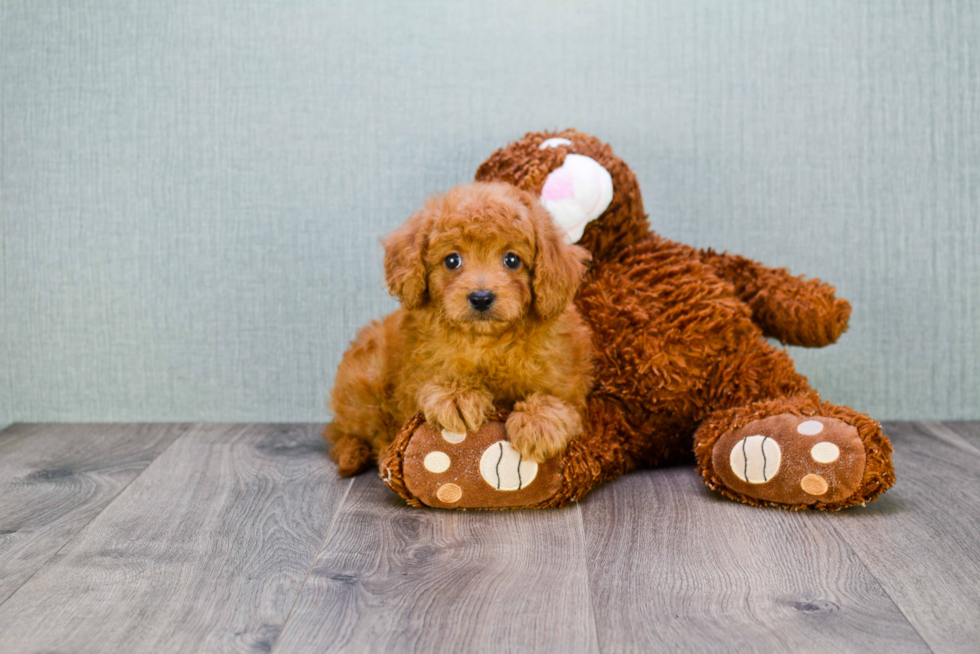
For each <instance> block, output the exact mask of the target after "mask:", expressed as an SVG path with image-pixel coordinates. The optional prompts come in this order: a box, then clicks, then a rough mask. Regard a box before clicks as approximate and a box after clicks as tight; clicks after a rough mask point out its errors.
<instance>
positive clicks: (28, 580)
mask: <svg viewBox="0 0 980 654" xmlns="http://www.w3.org/2000/svg"><path fill="white" fill-rule="evenodd" d="M134 424H139V423H134ZM173 424H175V425H176V424H181V423H173ZM190 431H191V429H188V430H187V431H185V432H184V433H183V434H181V435H180V436H178V437H177V438H175V439H173V441H171V442H170V444H169V445H167V446H166V447H165V448H163V449H162V450H160V451H159V452H158V453H157V455H156V456H155V457H153V458H152V459H151V460H150V461H149V462H148V463H147V464H146V466H145V467H144V468H143V469H142V470H140V471H139V473H138V474H137V475H136V476H134V477H133V478H132V479H130V480H129V481H128V482H126V484H125V485H123V487H122V488H120V489H119V492H118V493H116V495H115V496H114V497H113V498H112V499H111V500H109V502H108V503H107V504H106V505H105V506H104V507H102V508H101V509H100V510H99V511H97V512H96V514H95V515H93V516H92V517H91V519H89V520H88V521H87V522H86V523H85V524H84V525H82V526H81V527H80V528H79V529H78V531H76V532H75V533H74V534H72V536H71V538H69V539H68V540H66V541H65V542H64V544H63V545H62V546H61V547H59V548H58V549H56V550H55V551H54V552H52V553H51V555H50V556H49V557H48V558H47V559H46V560H45V561H44V563H42V564H41V565H40V566H39V567H38V569H37V570H35V571H34V572H32V573H31V576H30V577H28V578H27V579H25V580H24V583H22V584H21V585H20V586H17V588H16V589H15V590H14V592H12V593H10V595H7V597H6V598H4V599H3V600H2V601H0V609H2V608H3V605H4V604H6V603H7V602H8V601H9V600H10V599H11V598H13V596H14V595H16V594H17V593H19V592H20V591H21V589H22V588H23V587H24V586H26V585H27V584H28V583H29V582H30V581H31V579H33V578H34V577H36V576H37V574H38V573H39V572H41V571H42V570H44V569H45V568H46V567H48V565H50V563H51V561H52V559H54V558H55V557H56V556H58V554H60V553H61V550H63V549H65V548H66V547H68V546H69V545H70V544H71V543H72V542H74V541H75V539H77V538H78V536H79V535H80V534H81V533H82V532H83V531H85V530H86V529H88V526H89V525H90V524H92V523H93V522H95V520H96V519H97V518H98V517H99V516H100V515H102V514H103V513H104V512H105V511H106V509H108V508H109V507H110V506H112V505H113V504H115V503H116V500H118V499H119V498H120V497H121V496H122V494H123V493H125V492H126V489H127V488H129V487H130V486H131V485H132V484H133V482H135V481H136V480H137V479H139V478H140V477H142V476H143V473H145V472H146V470H147V468H149V467H150V466H151V465H153V464H154V463H155V462H156V461H157V459H159V458H160V457H161V456H163V453H164V452H166V451H167V450H169V449H170V448H171V447H173V446H174V444H176V443H177V442H178V441H180V440H182V439H183V438H184V437H185V436H186V435H187V434H188V433H189V432H190Z"/></svg>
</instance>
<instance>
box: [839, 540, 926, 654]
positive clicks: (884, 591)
mask: <svg viewBox="0 0 980 654" xmlns="http://www.w3.org/2000/svg"><path fill="white" fill-rule="evenodd" d="M829 526H830V529H831V530H832V531H833V532H834V534H835V535H836V536H837V540H838V541H839V542H840V543H841V544H843V545H844V546H845V547H847V549H849V550H850V551H851V552H852V553H853V554H854V556H856V557H857V558H858V561H860V562H861V565H863V566H864V569H865V571H866V572H867V573H868V574H869V575H870V576H871V578H872V579H874V580H875V583H877V584H878V588H880V589H881V592H883V593H884V594H885V597H887V598H888V599H889V601H890V602H891V603H892V605H893V606H894V607H895V608H896V609H898V612H899V613H901V614H902V617H903V618H905V622H907V623H908V625H909V626H910V627H912V631H914V632H915V633H916V634H917V635H918V636H919V639H920V640H921V641H922V644H923V645H925V646H926V648H927V649H928V650H929V651H930V652H932V653H933V654H936V650H935V649H933V647H932V644H931V643H930V642H929V641H928V640H926V637H925V636H924V635H923V634H922V632H921V631H919V628H918V627H916V626H915V623H914V622H912V620H910V619H909V616H908V614H907V613H906V612H905V609H903V608H902V606H901V605H900V604H899V603H898V602H896V601H895V598H894V597H892V594H891V593H889V592H888V589H887V588H885V584H883V583H882V581H881V579H879V578H878V575H876V574H875V573H874V571H873V570H872V569H871V567H870V566H869V565H868V562H867V561H865V560H864V557H863V556H861V552H859V551H858V550H857V548H855V547H854V546H852V545H851V542H850V541H849V540H847V538H846V537H845V536H844V534H843V533H842V532H841V531H840V530H838V529H837V526H836V525H834V524H833V523H831V524H830V525H829Z"/></svg>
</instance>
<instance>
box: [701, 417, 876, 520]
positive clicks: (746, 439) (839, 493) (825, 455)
mask: <svg viewBox="0 0 980 654" xmlns="http://www.w3.org/2000/svg"><path fill="white" fill-rule="evenodd" d="M711 462H712V467H713V469H714V472H715V474H716V475H717V476H718V477H719V478H720V479H721V481H722V482H723V483H724V484H725V485H726V486H727V487H728V488H729V489H730V490H731V491H734V492H736V493H741V494H743V495H747V496H749V497H751V498H755V499H758V500H762V501H766V502H776V503H779V504H788V505H794V504H795V505H803V504H817V503H824V504H832V503H835V502H840V501H842V500H845V499H847V498H848V497H850V496H851V495H853V494H854V492H855V491H857V490H858V488H859V487H860V485H861V479H862V477H863V476H864V469H865V462H866V454H865V451H864V443H863V442H862V441H861V438H860V436H859V435H858V431H857V429H856V428H855V427H853V426H852V425H849V424H847V423H846V422H843V421H841V420H837V419H835V418H826V417H823V416H797V415H794V414H788V413H787V414H780V415H775V416H770V417H768V418H763V419H760V420H753V421H752V422H750V423H748V424H747V425H745V426H744V427H742V428H740V429H734V430H731V431H728V432H726V433H724V434H723V435H722V436H721V438H719V439H718V441H717V442H716V443H715V445H714V448H713V451H712V458H711Z"/></svg>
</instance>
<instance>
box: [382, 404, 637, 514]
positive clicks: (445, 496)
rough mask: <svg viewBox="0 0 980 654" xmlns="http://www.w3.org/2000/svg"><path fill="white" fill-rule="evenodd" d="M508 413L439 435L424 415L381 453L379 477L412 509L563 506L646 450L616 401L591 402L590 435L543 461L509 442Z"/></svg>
mask: <svg viewBox="0 0 980 654" xmlns="http://www.w3.org/2000/svg"><path fill="white" fill-rule="evenodd" d="M505 420H506V415H504V414H496V415H491V416H488V420H487V422H485V423H484V424H483V426H482V427H480V428H479V429H478V430H477V431H475V432H467V433H456V432H447V431H445V430H443V431H442V432H441V433H440V432H439V431H437V430H435V429H433V428H432V427H430V426H429V425H427V424H426V422H425V418H424V417H423V416H422V414H421V413H419V414H418V415H416V416H415V417H413V418H412V419H411V420H409V421H408V422H407V423H406V424H405V425H404V426H403V427H402V429H401V431H400V432H399V434H398V436H397V437H396V438H395V440H394V442H393V443H392V444H391V446H389V447H388V448H387V450H386V451H385V452H384V453H383V454H382V455H381V457H380V461H379V469H380V474H381V479H382V481H383V482H384V483H385V485H387V486H388V487H389V488H390V489H391V490H393V491H395V492H396V493H398V494H399V495H401V496H402V498H404V499H405V501H407V502H408V503H409V504H410V505H412V506H422V505H425V506H432V507H439V508H446V509H520V508H553V507H560V506H564V505H566V504H569V503H571V502H575V501H577V500H579V499H581V498H582V497H583V496H584V495H585V494H586V493H588V492H589V491H590V490H592V489H593V488H595V487H596V486H597V485H599V484H600V483H602V482H603V481H606V480H609V479H612V478H614V477H617V476H619V475H621V474H622V473H624V472H626V471H627V470H629V469H631V468H634V467H636V466H637V465H638V463H641V462H642V461H643V460H644V457H645V456H647V453H646V451H645V449H644V447H643V446H642V443H644V442H646V441H649V439H642V438H640V437H638V435H637V434H636V433H635V432H633V431H632V430H631V429H630V427H629V425H628V423H627V422H626V419H625V415H624V414H623V412H622V409H621V408H619V407H618V405H617V404H616V403H613V402H606V401H605V400H602V399H593V400H591V401H590V402H589V408H588V411H587V415H586V424H585V432H584V433H583V434H582V435H581V436H578V437H576V438H575V439H574V440H572V442H571V443H570V444H569V445H568V447H567V449H566V450H565V452H564V453H563V454H562V455H560V456H557V457H554V458H552V459H547V460H545V461H544V462H542V463H537V462H535V461H530V460H525V459H523V458H522V457H521V456H520V453H519V452H518V451H517V450H516V449H515V448H514V447H513V446H511V445H510V443H509V442H508V441H507V434H506V431H505V426H504V425H505Z"/></svg>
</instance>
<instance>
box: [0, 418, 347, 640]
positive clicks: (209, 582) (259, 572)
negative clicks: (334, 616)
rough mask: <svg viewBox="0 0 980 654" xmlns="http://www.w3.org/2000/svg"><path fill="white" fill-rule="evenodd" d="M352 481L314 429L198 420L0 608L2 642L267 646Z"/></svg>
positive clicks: (285, 613)
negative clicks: (336, 465)
mask: <svg viewBox="0 0 980 654" xmlns="http://www.w3.org/2000/svg"><path fill="white" fill-rule="evenodd" d="M349 485H350V482H349V481H348V480H341V479H340V478H338V477H337V476H336V473H335V472H334V470H333V469H332V468H331V466H329V465H328V462H327V460H326V457H325V455H324V453H323V447H322V440H321V439H320V438H319V436H318V428H317V427H315V426H296V427H291V426H269V425H255V426H241V425H239V426H227V425H224V426H222V425H210V426H198V427H196V428H195V429H193V430H192V431H190V432H188V433H186V434H184V435H183V436H182V437H181V438H180V439H179V440H177V441H176V442H175V443H174V444H173V445H172V446H171V447H170V448H169V449H168V450H167V451H166V452H165V453H164V454H163V455H161V456H160V457H159V458H157V460H156V461H154V462H153V463H152V464H151V465H150V466H149V467H148V468H147V469H146V470H145V471H144V473H143V474H142V475H141V476H140V477H139V478H138V479H137V480H136V481H134V482H133V483H132V484H130V486H129V487H128V488H127V489H126V490H125V491H124V492H123V493H121V494H120V495H119V497H118V498H117V499H116V501H115V502H113V503H112V504H111V505H110V506H109V507H107V508H106V509H105V510H104V511H103V512H102V513H101V514H100V515H99V516H98V517H97V518H96V519H94V520H93V521H92V522H91V523H90V524H89V525H88V526H87V527H86V528H85V529H83V530H82V531H81V532H80V533H79V534H78V535H77V536H76V537H75V538H74V539H73V540H72V542H71V543H69V544H68V545H67V546H66V547H65V549H64V551H63V552H62V555H61V556H60V557H59V559H58V560H57V561H55V562H53V563H51V564H50V565H48V566H46V567H45V568H44V569H43V570H41V571H40V572H39V573H38V574H36V575H35V576H34V577H33V578H32V579H31V580H30V581H29V582H27V583H26V584H24V585H23V586H21V588H20V589H19V590H18V591H17V592H16V593H14V594H13V595H12V596H11V597H10V598H9V599H8V601H7V602H6V603H5V604H4V605H2V606H0V651H3V652H46V651H57V650H64V649H70V650H71V651H73V652H191V651H198V652H221V651H267V650H268V649H269V647H270V646H271V643H272V642H273V641H274V640H275V638H276V636H277V635H278V633H279V630H280V628H281V626H282V624H283V623H284V622H285V620H286V617H287V615H288V613H289V609H290V607H291V606H292V604H293V602H294V600H295V598H296V594H297V593H298V591H299V589H300V587H301V585H302V583H303V580H304V579H305V578H306V575H307V574H308V572H309V569H310V565H311V563H312V562H313V559H314V557H315V555H316V552H317V550H318V549H319V546H320V544H321V543H322V542H323V538H324V536H325V534H326V532H327V530H328V528H329V525H330V524H331V521H332V519H333V515H334V511H335V509H336V507H337V506H338V504H339V502H340V500H341V497H342V495H343V493H344V492H345V491H346V489H347V488H349Z"/></svg>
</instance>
